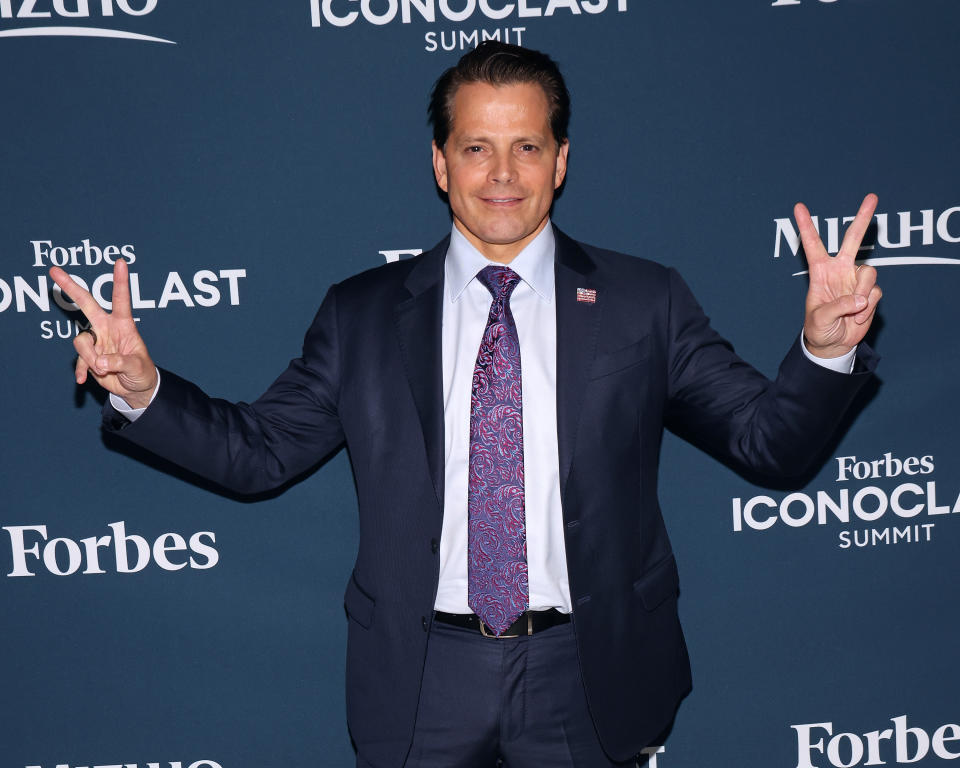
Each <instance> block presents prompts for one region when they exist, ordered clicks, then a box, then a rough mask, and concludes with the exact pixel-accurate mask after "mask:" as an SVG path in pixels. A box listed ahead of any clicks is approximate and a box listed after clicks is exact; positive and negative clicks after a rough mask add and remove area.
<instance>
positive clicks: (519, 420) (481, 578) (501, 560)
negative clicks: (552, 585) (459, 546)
mask: <svg viewBox="0 0 960 768" xmlns="http://www.w3.org/2000/svg"><path fill="white" fill-rule="evenodd" d="M477 279H478V280H479V281H480V282H481V283H483V285H485V286H486V287H487V289H488V290H489V291H490V293H491V294H493V303H492V304H491V305H490V314H489V316H488V317H487V327H486V329H485V330H484V332H483V340H482V341H481V342H480V352H479V353H478V354H477V364H476V367H475V368H474V369H473V390H472V394H471V399H470V481H469V491H468V503H467V508H468V512H469V538H468V544H467V549H468V556H469V558H468V559H469V587H468V595H467V603H468V604H469V606H470V609H471V610H472V611H473V612H474V613H475V614H477V616H479V617H480V618H481V619H482V620H483V623H484V624H486V625H487V626H488V627H489V628H490V629H491V630H493V632H494V634H497V635H501V634H503V632H504V631H505V630H506V629H507V628H508V627H509V626H510V625H511V624H512V623H513V622H514V621H516V620H517V618H519V616H520V614H521V613H523V612H524V611H525V610H527V607H528V606H529V590H528V586H527V533H526V525H525V522H524V501H523V403H522V399H521V391H520V340H519V337H518V336H517V326H516V325H515V324H514V322H513V313H512V312H511V311H510V294H511V292H512V291H513V289H514V288H515V287H516V285H517V283H519V282H520V276H519V275H518V274H517V273H516V272H514V271H513V270H512V269H510V268H509V267H493V266H490V267H485V268H484V269H482V270H481V271H480V273H479V274H478V275H477Z"/></svg>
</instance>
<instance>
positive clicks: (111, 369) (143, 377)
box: [94, 353, 156, 392]
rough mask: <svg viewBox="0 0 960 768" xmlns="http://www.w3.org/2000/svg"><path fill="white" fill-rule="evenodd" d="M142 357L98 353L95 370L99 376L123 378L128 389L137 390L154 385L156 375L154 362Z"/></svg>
mask: <svg viewBox="0 0 960 768" xmlns="http://www.w3.org/2000/svg"><path fill="white" fill-rule="evenodd" d="M147 363H149V364H147ZM147 363H145V361H144V360H143V359H141V358H140V357H139V356H138V355H122V354H117V353H115V354H109V355H98V356H97V360H96V367H95V369H94V370H95V372H96V374H97V375H98V376H107V375H111V374H112V375H114V376H118V377H122V378H123V382H124V385H125V386H126V388H127V389H129V390H131V391H134V392H137V391H141V390H145V389H149V388H151V387H152V386H153V383H152V382H153V379H154V377H155V376H156V372H155V370H156V369H155V367H154V366H153V364H152V362H149V361H147Z"/></svg>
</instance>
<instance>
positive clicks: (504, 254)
mask: <svg viewBox="0 0 960 768" xmlns="http://www.w3.org/2000/svg"><path fill="white" fill-rule="evenodd" d="M549 220H550V219H549V217H546V216H545V217H544V219H543V221H541V222H540V226H538V227H537V228H536V229H535V230H534V231H533V232H531V233H530V234H529V235H527V236H526V237H524V238H522V239H520V240H516V241H514V242H512V243H488V242H486V241H484V240H481V239H480V238H479V237H477V236H476V235H474V234H473V233H472V232H471V231H470V230H468V229H467V228H466V227H465V226H463V224H461V223H460V221H459V219H454V220H453V224H454V226H455V227H456V228H457V229H458V230H459V231H460V234H461V235H463V236H464V237H465V238H467V241H468V242H469V243H470V245H472V246H473V247H474V248H476V249H477V250H478V251H480V254H481V255H482V256H483V257H484V258H485V259H488V260H489V261H493V262H495V263H497V264H509V263H510V262H511V261H513V260H514V259H515V258H516V257H517V256H518V255H519V254H520V251H522V250H523V249H524V248H526V247H527V246H528V245H530V243H532V242H533V241H534V240H535V239H536V237H537V235H539V234H540V233H541V232H543V228H544V227H545V226H547V222H548V221H549Z"/></svg>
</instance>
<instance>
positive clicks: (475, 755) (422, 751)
mask: <svg viewBox="0 0 960 768" xmlns="http://www.w3.org/2000/svg"><path fill="white" fill-rule="evenodd" d="M369 765H370V764H369V763H367V762H366V761H365V760H364V759H363V755H362V753H361V754H359V755H358V758H357V766H358V768H367V767H368V766H369ZM634 765H635V761H633V760H631V761H629V762H626V763H618V762H614V761H612V760H610V758H608V757H607V756H606V755H605V754H604V752H603V749H602V748H601V747H600V742H599V741H598V739H597V734H596V731H595V729H594V727H593V721H592V720H591V719H590V713H589V711H588V710H587V701H586V696H585V694H584V691H583V683H582V682H581V680H580V667H579V662H578V661H577V647H576V641H575V639H574V634H573V626H572V624H561V625H559V626H556V627H551V628H550V629H547V630H544V631H543V632H538V633H536V634H534V635H532V636H521V637H517V638H508V639H503V640H500V639H492V638H486V637H483V636H482V635H480V634H479V633H478V632H476V631H474V630H470V629H464V628H460V627H455V626H451V625H449V624H442V623H440V622H436V621H434V623H433V626H432V627H431V631H430V639H429V641H428V645H427V660H426V667H425V669H424V676H423V687H422V689H421V694H420V706H419V710H418V712H417V723H416V727H415V729H414V737H413V744H412V746H411V748H410V753H409V755H408V757H407V761H406V763H405V765H404V768H498V767H499V768H540V767H542V766H549V767H550V768H612V767H613V766H630V767H632V766H634Z"/></svg>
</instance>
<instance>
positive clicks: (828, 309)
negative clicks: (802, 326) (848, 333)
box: [816, 294, 868, 328]
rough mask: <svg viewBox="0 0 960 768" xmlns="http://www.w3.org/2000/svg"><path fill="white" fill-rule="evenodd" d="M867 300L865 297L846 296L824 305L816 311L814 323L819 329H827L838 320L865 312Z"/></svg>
mask: <svg viewBox="0 0 960 768" xmlns="http://www.w3.org/2000/svg"><path fill="white" fill-rule="evenodd" d="M867 305H868V300H867V298H866V297H865V296H856V295H853V294H847V295H846V296H841V297H840V298H839V299H835V300H834V301H831V302H829V303H827V304H824V305H822V306H820V307H818V308H817V310H816V323H817V326H818V327H820V328H828V327H830V326H833V325H835V324H836V322H837V321H838V320H840V319H841V318H844V317H849V316H851V315H856V314H857V313H859V312H862V311H864V310H866V308H867Z"/></svg>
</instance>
